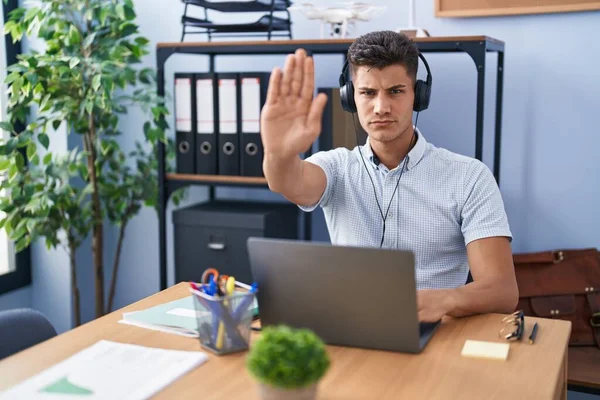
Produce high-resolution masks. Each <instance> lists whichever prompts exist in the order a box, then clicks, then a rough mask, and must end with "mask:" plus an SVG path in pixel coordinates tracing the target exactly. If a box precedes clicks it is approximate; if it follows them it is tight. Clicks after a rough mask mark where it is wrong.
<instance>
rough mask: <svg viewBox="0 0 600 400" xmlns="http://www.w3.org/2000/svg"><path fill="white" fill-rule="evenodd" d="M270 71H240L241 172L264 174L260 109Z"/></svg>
mask: <svg viewBox="0 0 600 400" xmlns="http://www.w3.org/2000/svg"><path fill="white" fill-rule="evenodd" d="M270 75H271V74H270V73H268V72H254V73H252V72H248V73H241V74H240V79H239V82H240V83H239V84H240V85H241V88H242V90H241V99H240V101H241V105H242V130H241V134H240V139H241V141H240V153H241V160H240V163H241V174H242V175H244V176H264V175H263V169H262V162H263V147H262V141H261V138H260V111H261V110H262V107H263V106H264V104H265V101H266V98H267V89H268V85H269V77H270Z"/></svg>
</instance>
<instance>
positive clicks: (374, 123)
mask: <svg viewBox="0 0 600 400" xmlns="http://www.w3.org/2000/svg"><path fill="white" fill-rule="evenodd" d="M393 122H394V121H392V120H389V119H385V120H383V119H382V120H376V121H371V125H376V126H384V125H389V124H391V123H393Z"/></svg>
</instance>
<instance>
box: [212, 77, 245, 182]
mask: <svg viewBox="0 0 600 400" xmlns="http://www.w3.org/2000/svg"><path fill="white" fill-rule="evenodd" d="M217 80H218V91H217V98H218V106H219V107H218V110H219V111H218V116H219V120H218V121H219V132H218V146H219V154H218V156H217V157H218V164H219V169H218V170H219V175H239V174H240V150H239V143H240V141H239V132H240V107H239V106H238V103H239V98H240V86H239V85H238V74H236V73H217Z"/></svg>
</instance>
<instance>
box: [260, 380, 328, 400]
mask: <svg viewBox="0 0 600 400" xmlns="http://www.w3.org/2000/svg"><path fill="white" fill-rule="evenodd" d="M258 389H259V393H260V398H261V400H283V399H285V400H315V399H316V398H317V383H313V384H312V385H310V386H307V387H305V388H299V389H283V388H277V387H273V386H269V385H265V384H263V383H259V384H258Z"/></svg>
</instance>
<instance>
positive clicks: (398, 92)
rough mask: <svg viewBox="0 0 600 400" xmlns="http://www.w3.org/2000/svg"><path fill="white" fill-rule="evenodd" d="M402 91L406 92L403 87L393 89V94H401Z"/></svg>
mask: <svg viewBox="0 0 600 400" xmlns="http://www.w3.org/2000/svg"><path fill="white" fill-rule="evenodd" d="M400 93H404V90H403V89H394V90H392V94H400Z"/></svg>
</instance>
